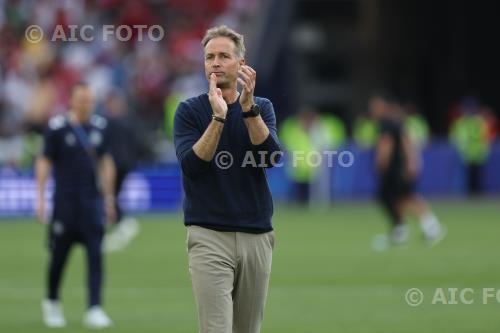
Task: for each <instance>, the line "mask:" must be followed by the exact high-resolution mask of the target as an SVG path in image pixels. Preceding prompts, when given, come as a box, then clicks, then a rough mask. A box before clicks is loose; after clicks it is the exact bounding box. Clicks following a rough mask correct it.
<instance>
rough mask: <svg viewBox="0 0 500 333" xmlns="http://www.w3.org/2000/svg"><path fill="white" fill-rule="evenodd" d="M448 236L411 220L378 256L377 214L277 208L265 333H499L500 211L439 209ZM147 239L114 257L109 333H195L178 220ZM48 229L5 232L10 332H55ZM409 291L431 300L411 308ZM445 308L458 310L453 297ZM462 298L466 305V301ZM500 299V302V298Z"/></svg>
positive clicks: (3, 288) (163, 219)
mask: <svg viewBox="0 0 500 333" xmlns="http://www.w3.org/2000/svg"><path fill="white" fill-rule="evenodd" d="M433 207H434V209H435V211H436V213H437V214H438V216H439V217H440V219H441V220H442V222H443V223H445V224H446V225H447V227H448V237H447V238H446V239H445V240H444V241H443V242H442V243H440V244H439V245H438V246H436V247H434V248H429V247H427V246H425V244H424V243H423V241H422V239H421V236H420V233H419V230H418V227H417V225H416V223H415V222H414V221H413V223H411V226H412V237H411V240H410V242H409V244H408V245H406V246H404V247H399V248H393V249H390V250H388V251H386V252H374V251H373V250H371V248H370V242H371V240H372V238H373V236H374V235H375V234H377V233H381V232H383V231H385V230H386V223H385V220H384V216H383V215H382V213H381V211H380V210H379V209H378V208H377V207H376V206H374V205H373V204H370V203H347V204H342V203H337V204H335V205H333V206H332V207H331V208H330V209H328V210H326V211H325V210H321V211H315V212H310V211H306V210H302V209H299V208H293V207H288V206H277V207H276V209H275V211H276V212H275V218H274V225H275V229H276V247H275V251H274V258H273V273H272V277H271V287H270V292H269V297H268V303H267V308H266V313H265V320H264V324H263V329H262V332H264V333H265V332H268V333H293V332H297V333H306V332H313V333H323V332H327V333H329V332H342V333H348V332H353V333H358V332H372V333H374V332H381V333H382V332H383V333H387V332H398V333H401V332H418V333H421V332H454V333H459V332H464V333H465V332H481V333H487V332H499V329H500V299H499V300H497V299H496V298H488V299H487V301H488V303H487V304H483V288H495V290H498V289H500V262H499V258H500V251H499V250H500V208H498V207H500V205H498V202H494V201H493V200H491V201H475V202H467V201H457V202H434V204H433ZM140 220H141V222H142V230H141V233H140V234H139V236H138V237H137V238H136V239H135V241H134V242H133V243H132V244H131V245H130V246H129V247H128V248H127V249H126V250H125V251H123V252H119V253H114V254H110V255H107V257H106V263H107V267H106V273H107V275H106V286H105V297H104V298H105V308H106V310H107V311H108V313H109V314H110V316H111V317H112V319H113V320H114V322H115V326H114V327H113V328H111V329H109V330H107V331H108V332H124V333H125V332H134V333H137V332H141V333H148V332H167V333H181V332H191V333H193V332H196V331H197V322H196V312H195V305H194V300H193V295H192V292H191V285H190V280H189V275H188V271H187V256H186V249H185V238H186V231H185V228H184V226H183V225H182V223H181V216H180V215H155V216H153V215H149V216H143V217H140ZM45 235H46V230H45V227H44V226H41V225H37V224H35V223H34V222H32V221H24V222H19V223H17V222H16V223H13V222H8V221H2V222H1V223H0V332H2V333H16V332H23V333H36V332H48V331H50V330H49V329H46V328H44V327H43V325H42V322H41V315H40V300H41V298H42V296H43V293H44V289H43V284H44V280H45V263H46V260H47V252H46V251H45V248H44V241H45ZM83 259H84V256H83V251H82V249H81V248H79V247H76V248H74V249H73V252H72V254H71V256H70V263H69V266H68V267H67V270H66V274H65V277H64V282H63V289H62V298H63V303H64V309H65V314H66V318H67V320H68V327H67V328H66V329H62V330H59V331H60V332H71V333H76V332H84V331H88V330H86V329H84V328H83V327H82V325H81V319H82V315H83V311H84V307H85V303H86V296H85V295H86V294H85V269H84V264H83ZM409 288H419V289H421V290H422V292H423V294H424V300H423V302H422V304H421V305H420V306H417V307H412V306H409V305H408V304H407V303H406V302H405V293H406V291H407V290H408V289H409ZM436 288H443V289H442V290H443V291H445V292H448V288H459V289H458V290H463V288H471V289H472V290H473V292H468V293H467V294H466V296H467V298H466V301H470V300H471V299H472V300H473V304H464V303H462V302H461V300H460V299H458V303H459V304H443V299H442V298H440V299H439V301H438V302H437V304H432V299H433V298H434V296H435V292H436ZM445 296H447V301H448V302H450V303H453V299H450V298H451V296H450V295H449V294H446V295H445ZM457 297H458V296H457ZM499 297H500V295H499Z"/></svg>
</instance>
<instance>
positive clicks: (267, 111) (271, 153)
mask: <svg viewBox="0 0 500 333" xmlns="http://www.w3.org/2000/svg"><path fill="white" fill-rule="evenodd" d="M260 107H261V117H262V119H263V120H264V123H266V125H267V128H268V129H269V136H268V137H267V138H266V140H264V142H262V143H261V144H260V145H253V146H252V149H253V151H254V153H255V154H259V152H260V154H264V153H262V152H265V154H264V156H265V159H264V163H265V165H266V168H272V167H273V166H275V165H277V164H278V163H279V161H280V160H281V157H282V156H283V152H282V150H281V146H280V142H279V139H278V134H277V130H276V115H275V114H274V107H273V104H272V103H271V101H269V100H268V99H263V103H262V104H261V105H260ZM257 156H258V155H257ZM257 156H256V157H257Z"/></svg>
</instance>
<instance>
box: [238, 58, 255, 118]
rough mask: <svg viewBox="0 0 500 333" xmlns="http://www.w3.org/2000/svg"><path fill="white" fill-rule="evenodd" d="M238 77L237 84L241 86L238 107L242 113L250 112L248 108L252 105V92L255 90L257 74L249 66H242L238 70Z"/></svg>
mask: <svg viewBox="0 0 500 333" xmlns="http://www.w3.org/2000/svg"><path fill="white" fill-rule="evenodd" d="M238 74H239V75H240V77H239V78H238V83H239V84H240V85H241V87H242V90H241V96H240V105H241V109H242V110H243V112H248V111H250V108H251V107H252V105H253V104H254V101H253V92H254V90H255V80H256V77H257V73H256V72H255V71H254V69H253V68H252V67H250V66H246V65H242V66H241V68H240V69H239V70H238Z"/></svg>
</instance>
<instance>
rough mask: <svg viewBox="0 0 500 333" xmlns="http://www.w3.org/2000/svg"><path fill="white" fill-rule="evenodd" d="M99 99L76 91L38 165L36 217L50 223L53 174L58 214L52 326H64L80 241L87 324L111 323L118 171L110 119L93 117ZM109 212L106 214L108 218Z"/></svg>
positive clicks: (47, 314)
mask: <svg viewBox="0 0 500 333" xmlns="http://www.w3.org/2000/svg"><path fill="white" fill-rule="evenodd" d="M93 110H94V101H93V96H92V92H91V90H90V88H89V87H88V86H87V85H86V84H83V83H79V84H77V85H75V86H74V87H73V90H72V93H71V100H70V111H69V113H68V115H67V116H56V117H55V118H52V119H51V120H50V121H49V126H48V130H47V132H46V134H45V139H44V150H43V153H42V155H41V156H40V157H39V158H38V160H37V163H36V176H37V184H38V188H37V217H38V219H39V221H40V222H45V216H46V208H45V187H46V184H47V180H48V179H49V176H50V175H51V171H52V170H53V171H54V178H55V191H54V196H53V199H52V200H53V202H54V210H53V213H52V217H51V218H50V223H49V226H48V227H49V239H48V246H49V251H50V260H49V265H48V274H47V294H46V298H45V299H44V300H43V301H42V314H43V321H44V323H45V325H46V326H47V327H51V328H55V327H64V326H66V319H65V318H64V314H63V310H62V305H61V302H60V295H59V290H60V287H61V282H62V276H63V273H64V269H65V266H66V263H67V259H68V255H69V253H70V251H71V249H72V247H73V245H74V244H76V243H81V244H82V245H83V246H84V247H85V251H86V254H87V287H88V291H87V292H88V300H87V302H88V303H87V310H86V313H85V315H84V317H83V324H84V325H86V326H88V327H90V328H105V327H108V326H111V324H112V321H111V319H110V318H109V317H108V315H107V314H106V313H105V312H104V310H103V309H102V307H101V305H102V295H101V293H102V282H103V275H104V273H103V271H104V269H103V266H104V264H103V256H102V239H103V236H104V229H105V224H106V222H105V221H106V219H107V221H108V222H111V221H113V220H114V219H115V206H114V204H115V203H114V201H115V199H114V189H113V187H114V182H115V167H114V163H113V159H112V157H111V155H109V153H108V150H107V146H106V140H105V133H104V130H105V127H106V120H105V119H104V118H102V117H98V116H92V113H93ZM104 213H105V214H106V215H105V216H104Z"/></svg>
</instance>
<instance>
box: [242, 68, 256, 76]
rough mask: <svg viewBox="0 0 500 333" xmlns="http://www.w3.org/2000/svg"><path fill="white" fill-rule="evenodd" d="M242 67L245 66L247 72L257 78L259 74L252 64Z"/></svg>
mask: <svg viewBox="0 0 500 333" xmlns="http://www.w3.org/2000/svg"><path fill="white" fill-rule="evenodd" d="M241 68H243V69H244V70H245V71H246V72H248V74H249V75H250V76H251V77H253V78H255V77H256V76H257V72H256V71H255V70H254V69H253V68H252V67H250V66H245V65H244V66H241Z"/></svg>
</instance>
